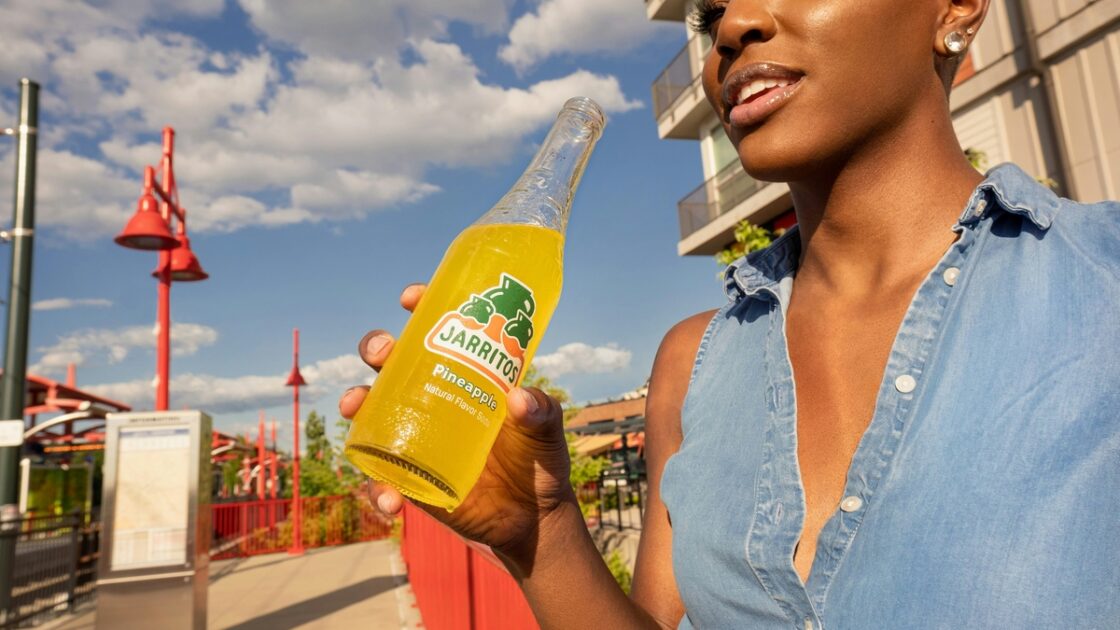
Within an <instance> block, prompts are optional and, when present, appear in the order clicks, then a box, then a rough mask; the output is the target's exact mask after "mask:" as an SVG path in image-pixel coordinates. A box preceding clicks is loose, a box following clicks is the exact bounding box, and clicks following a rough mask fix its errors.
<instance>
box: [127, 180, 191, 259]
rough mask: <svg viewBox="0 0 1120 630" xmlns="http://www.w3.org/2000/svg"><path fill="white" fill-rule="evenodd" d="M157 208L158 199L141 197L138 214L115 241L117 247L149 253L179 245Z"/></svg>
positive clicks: (149, 194)
mask: <svg viewBox="0 0 1120 630" xmlns="http://www.w3.org/2000/svg"><path fill="white" fill-rule="evenodd" d="M157 207H158V206H157V205H156V198H155V197H153V196H152V194H151V193H145V194H143V195H140V202H139V203H138V204H137V208H136V214H134V215H132V218H131V219H129V220H128V225H126V226H124V231H123V232H121V233H120V234H118V235H117V237H116V238H115V239H113V240H114V241H116V243H117V245H121V246H123V247H129V248H132V249H144V250H149V251H151V250H161V249H172V248H173V247H175V246H176V245H178V244H179V241H178V240H177V239H176V238H175V237H174V236H172V235H171V230H169V229H168V228H167V222H166V221H164V220H163V217H162V216H160V213H159V211H158V210H157V209H156V208H157Z"/></svg>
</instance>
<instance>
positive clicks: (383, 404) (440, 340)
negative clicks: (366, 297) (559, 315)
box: [346, 98, 604, 510]
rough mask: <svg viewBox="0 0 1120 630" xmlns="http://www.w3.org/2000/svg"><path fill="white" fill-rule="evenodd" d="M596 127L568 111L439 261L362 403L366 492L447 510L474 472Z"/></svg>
mask: <svg viewBox="0 0 1120 630" xmlns="http://www.w3.org/2000/svg"><path fill="white" fill-rule="evenodd" d="M603 124H604V119H603V115H602V112H600V111H599V109H598V106H597V105H595V103H594V102H592V101H591V100H590V99H586V98H576V99H571V100H570V101H568V103H566V104H565V106H564V109H563V110H561V112H560V116H559V117H558V118H557V121H556V124H555V125H554V126H553V128H552V130H551V132H550V133H549V135H548V137H547V138H546V140H545V142H544V144H543V145H542V147H541V149H540V151H539V152H538V154H537V156H536V158H534V160H533V162H532V163H531V164H530V166H529V168H528V169H527V170H526V171H525V173H524V174H523V175H522V176H521V178H520V179H519V180H518V182H517V184H515V186H514V187H513V188H512V189H511V190H510V192H509V193H507V194H506V195H505V196H504V197H503V198H502V200H501V201H499V202H498V204H497V205H496V206H495V207H494V208H493V209H491V210H490V212H488V213H487V214H486V215H484V216H483V217H482V218H481V219H479V221H477V222H476V223H475V224H474V225H472V226H470V227H469V228H467V229H466V230H464V231H463V232H462V233H460V234H459V236H458V237H456V238H455V240H454V242H452V244H451V246H450V247H449V248H448V249H447V253H446V254H444V257H443V260H442V262H440V265H439V267H438V269H436V272H435V275H433V276H432V279H431V281H430V283H429V285H428V289H427V291H426V293H425V294H424V297H423V298H422V299H421V300H420V303H419V305H418V306H417V308H416V310H415V312H414V313H413V314H412V317H411V318H410V319H409V321H408V324H407V325H406V326H405V329H404V331H403V332H402V333H401V335H400V338H399V339H398V340H397V344H396V346H395V348H394V350H393V352H392V354H391V356H390V357H389V360H388V361H387V362H386V364H385V365H384V366H383V368H382V370H381V373H380V374H379V375H378V377H377V380H376V381H374V384H373V387H372V388H371V390H370V393H369V395H367V396H366V399H365V401H364V402H363V403H362V406H361V408H360V409H359V410H358V413H357V415H355V417H354V422H353V423H352V425H351V427H350V433H349V435H348V436H347V440H346V456H347V458H349V459H350V461H351V462H353V463H354V464H355V465H356V466H358V467H359V468H360V469H361V470H362V471H363V472H365V473H366V474H367V475H369V476H370V477H372V478H374V479H375V480H378V481H382V482H386V483H389V484H392V485H393V486H394V487H396V488H397V489H398V490H400V491H401V492H402V493H403V494H405V495H407V496H409V497H412V498H413V499H416V500H418V501H421V502H423V503H427V504H430V505H434V506H438V507H443V508H446V509H448V510H453V509H454V508H455V507H457V506H458V505H459V503H461V502H462V500H463V499H464V498H465V497H466V495H467V493H468V492H470V490H471V488H472V487H473V486H474V484H475V482H476V481H477V480H478V477H479V475H480V474H481V472H482V469H483V467H484V466H485V463H486V459H487V457H488V455H489V452H490V447H491V446H492V445H493V443H494V440H495V439H496V438H497V435H498V431H499V430H500V429H501V427H502V424H503V422H504V420H505V415H506V395H507V394H508V393H509V391H510V390H511V389H513V388H514V387H517V385H518V384H519V383H520V382H521V378H522V376H523V375H524V373H525V370H526V368H527V367H528V366H529V363H530V361H531V360H532V358H533V354H534V352H535V351H536V349H537V346H538V345H539V344H540V339H541V335H542V334H543V332H544V330H545V328H546V327H547V326H548V322H549V320H550V319H551V317H552V313H553V311H555V309H556V305H557V303H558V302H559V300H560V289H561V284H562V278H563V255H564V230H565V228H566V227H567V218H568V213H569V211H570V208H571V202H572V196H573V194H574V192H575V189H576V187H577V186H578V184H579V180H580V177H581V176H582V174H583V171H584V168H585V167H586V164H587V159H588V158H589V157H590V153H591V150H592V148H593V147H594V144H595V142H596V141H597V140H598V137H599V135H600V134H601V132H602V127H603Z"/></svg>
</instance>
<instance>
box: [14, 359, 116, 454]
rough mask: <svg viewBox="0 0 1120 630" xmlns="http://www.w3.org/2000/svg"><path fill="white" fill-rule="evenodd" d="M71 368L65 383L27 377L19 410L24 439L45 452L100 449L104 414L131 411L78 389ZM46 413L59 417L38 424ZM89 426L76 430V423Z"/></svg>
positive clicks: (103, 434)
mask: <svg viewBox="0 0 1120 630" xmlns="http://www.w3.org/2000/svg"><path fill="white" fill-rule="evenodd" d="M76 380H77V379H76V376H75V370H74V366H73V365H71V366H69V368H68V370H67V378H66V382H65V383H60V382H58V381H55V380H52V379H49V378H46V377H44V376H38V375H35V374H28V375H27V381H26V382H27V397H26V398H25V400H26V402H27V406H26V407H25V408H24V410H23V415H24V417H25V418H26V420H25V429H24V436H25V439H26V440H27V441H28V442H38V443H42V444H43V445H44V446H45V448H46V449H47V452H74V451H79V450H101V448H103V444H104V441H105V433H104V427H105V414H106V413H111V412H115V411H131V409H132V408H131V407H129V406H128V405H126V404H124V403H122V402H117V401H115V400H110V399H108V398H104V397H102V396H97V395H95V394H91V393H89V392H85V391H82V390H80V389H78V386H77V383H76ZM48 413H59V414H62V415H59V416H55V417H53V418H48V419H46V420H44V421H42V422H39V416H40V415H42V414H48ZM87 422H88V423H89V424H87V425H85V426H83V427H81V428H80V429H76V427H77V425H78V423H87Z"/></svg>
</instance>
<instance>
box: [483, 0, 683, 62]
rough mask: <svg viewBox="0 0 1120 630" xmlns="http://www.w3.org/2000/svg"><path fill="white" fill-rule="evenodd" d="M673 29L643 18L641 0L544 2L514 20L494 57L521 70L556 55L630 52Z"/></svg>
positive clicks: (556, 0) (563, 0)
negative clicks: (507, 39)
mask: <svg viewBox="0 0 1120 630" xmlns="http://www.w3.org/2000/svg"><path fill="white" fill-rule="evenodd" d="M671 28H673V27H671V26H669V25H667V24H658V23H655V22H651V21H650V20H649V19H647V18H646V12H645V8H644V6H643V5H642V4H641V3H639V2H629V1H628V2H622V1H619V0H544V2H542V3H541V4H540V6H538V7H537V10H536V12H535V13H526V14H525V15H522V16H521V17H520V18H518V19H517V21H516V22H514V24H513V27H512V28H511V29H510V32H509V44H507V45H506V46H503V47H502V48H501V49H500V50H499V51H498V56H499V57H500V58H501V59H502V61H505V62H506V63H508V64H510V65H511V66H513V67H514V68H516V69H517V70H518V71H519V72H521V71H524V70H527V69H528V68H530V67H532V66H534V65H536V64H537V63H539V62H541V61H543V60H545V59H547V58H549V57H552V56H555V55H564V54H587V53H620V52H625V51H627V50H632V49H634V48H637V47H639V46H641V45H643V44H645V43H646V42H647V41H649V40H650V39H651V38H652V37H654V36H655V35H657V34H658V33H664V32H666V30H668V29H671ZM674 30H675V31H676V32H679V30H677V29H674Z"/></svg>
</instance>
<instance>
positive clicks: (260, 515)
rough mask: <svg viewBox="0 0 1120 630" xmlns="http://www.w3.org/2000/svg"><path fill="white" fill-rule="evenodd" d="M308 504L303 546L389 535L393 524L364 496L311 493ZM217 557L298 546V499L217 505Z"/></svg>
mask: <svg viewBox="0 0 1120 630" xmlns="http://www.w3.org/2000/svg"><path fill="white" fill-rule="evenodd" d="M301 504H302V507H303V510H302V512H303V546H304V547H325V546H330V545H344V544H347V543H352V542H361V541H366V540H377V539H379V538H385V537H387V536H388V535H389V533H390V531H391V530H392V523H391V522H390V521H386V520H385V519H383V518H382V517H380V516H379V515H378V514H377V513H376V512H375V511H374V510H373V508H372V507H371V506H370V505H369V502H368V501H366V500H365V499H364V498H358V497H352V496H334V497H307V498H304V499H302V500H301ZM210 509H211V522H212V523H213V528H214V531H213V537H212V539H211V542H210V553H211V557H212V558H213V559H215V560H219V559H222V558H236V557H242V556H253V555H257V554H262V553H276V552H280V551H286V550H287V549H288V548H289V547H291V545H292V522H291V511H292V500H291V499H270V500H265V501H247V502H243V503H222V504H215V505H212V506H211V508H210Z"/></svg>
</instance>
